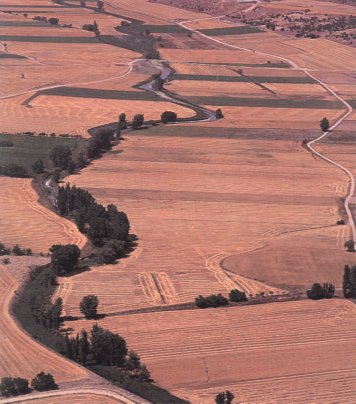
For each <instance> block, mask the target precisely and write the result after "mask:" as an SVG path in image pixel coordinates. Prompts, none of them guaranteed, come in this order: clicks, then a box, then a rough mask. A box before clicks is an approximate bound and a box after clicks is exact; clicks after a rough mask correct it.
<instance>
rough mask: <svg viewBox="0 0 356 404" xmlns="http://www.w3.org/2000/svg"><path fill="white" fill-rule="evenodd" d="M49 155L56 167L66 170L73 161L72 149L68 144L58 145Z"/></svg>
mask: <svg viewBox="0 0 356 404" xmlns="http://www.w3.org/2000/svg"><path fill="white" fill-rule="evenodd" d="M49 157H50V159H51V160H52V162H53V164H54V165H55V166H56V167H59V168H61V169H62V170H66V169H67V168H68V166H69V164H70V162H71V161H72V151H71V150H70V148H69V147H68V146H62V145H58V146H56V147H54V148H53V149H52V150H51V151H50V153H49Z"/></svg>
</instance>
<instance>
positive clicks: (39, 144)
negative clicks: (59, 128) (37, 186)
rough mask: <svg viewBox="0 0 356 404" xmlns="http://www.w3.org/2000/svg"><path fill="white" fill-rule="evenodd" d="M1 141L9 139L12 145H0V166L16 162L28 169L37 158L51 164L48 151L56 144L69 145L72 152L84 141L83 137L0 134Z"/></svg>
mask: <svg viewBox="0 0 356 404" xmlns="http://www.w3.org/2000/svg"><path fill="white" fill-rule="evenodd" d="M1 141H11V142H12V143H13V144H14V146H13V147H11V148H10V147H7V148H3V147H0V166H4V165H7V164H17V165H20V166H21V167H24V168H26V169H27V170H29V171H31V167H32V164H33V163H34V162H35V161H36V160H38V159H41V160H42V161H43V162H44V164H45V165H46V166H48V165H51V163H50V159H49V152H50V150H51V149H53V148H54V147H56V146H59V145H63V146H69V147H70V149H71V150H72V152H73V151H74V150H75V149H77V148H78V147H81V145H84V144H85V143H86V140H84V139H73V138H59V137H44V136H23V135H6V134H0V142H1Z"/></svg>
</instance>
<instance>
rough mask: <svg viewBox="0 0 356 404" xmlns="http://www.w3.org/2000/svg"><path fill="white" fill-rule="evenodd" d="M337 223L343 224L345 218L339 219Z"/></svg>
mask: <svg viewBox="0 0 356 404" xmlns="http://www.w3.org/2000/svg"><path fill="white" fill-rule="evenodd" d="M336 224H337V225H344V224H345V220H343V219H340V220H338V221H337V222H336Z"/></svg>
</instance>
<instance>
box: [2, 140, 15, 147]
mask: <svg viewBox="0 0 356 404" xmlns="http://www.w3.org/2000/svg"><path fill="white" fill-rule="evenodd" d="M0 147H14V143H13V142H11V140H0Z"/></svg>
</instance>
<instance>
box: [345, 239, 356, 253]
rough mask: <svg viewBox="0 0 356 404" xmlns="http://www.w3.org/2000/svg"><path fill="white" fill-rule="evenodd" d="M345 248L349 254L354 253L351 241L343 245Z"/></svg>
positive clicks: (353, 245)
mask: <svg viewBox="0 0 356 404" xmlns="http://www.w3.org/2000/svg"><path fill="white" fill-rule="evenodd" d="M344 246H345V248H346V250H347V251H349V252H354V251H355V242H354V241H353V240H348V241H346V242H345V244H344Z"/></svg>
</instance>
